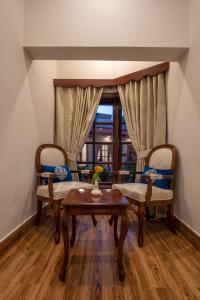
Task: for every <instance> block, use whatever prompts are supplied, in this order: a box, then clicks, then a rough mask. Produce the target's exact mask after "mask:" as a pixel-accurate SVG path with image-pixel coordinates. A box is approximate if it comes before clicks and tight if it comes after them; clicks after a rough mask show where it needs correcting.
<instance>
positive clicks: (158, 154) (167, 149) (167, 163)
mask: <svg viewBox="0 0 200 300" xmlns="http://www.w3.org/2000/svg"><path fill="white" fill-rule="evenodd" d="M176 159H177V151H176V148H175V147H174V146H173V145H170V144H164V145H160V146H157V147H155V148H154V149H152V150H151V152H150V153H149V155H148V157H147V160H146V164H147V165H148V166H149V167H151V168H154V169H160V170H169V169H172V170H174V171H175V170H176Z"/></svg>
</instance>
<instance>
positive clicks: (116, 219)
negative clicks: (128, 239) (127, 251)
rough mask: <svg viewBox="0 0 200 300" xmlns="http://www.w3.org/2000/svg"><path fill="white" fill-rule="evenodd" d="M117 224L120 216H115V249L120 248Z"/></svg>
mask: <svg viewBox="0 0 200 300" xmlns="http://www.w3.org/2000/svg"><path fill="white" fill-rule="evenodd" d="M117 222H118V216H114V239H115V247H118V244H119V239H118V235H117Z"/></svg>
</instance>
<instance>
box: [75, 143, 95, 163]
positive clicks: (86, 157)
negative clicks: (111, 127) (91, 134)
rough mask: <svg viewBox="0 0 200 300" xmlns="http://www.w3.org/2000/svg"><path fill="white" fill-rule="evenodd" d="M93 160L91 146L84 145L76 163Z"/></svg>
mask: <svg viewBox="0 0 200 300" xmlns="http://www.w3.org/2000/svg"><path fill="white" fill-rule="evenodd" d="M92 160H93V145H92V144H85V145H84V146H83V148H82V150H81V153H80V154H79V156H78V161H91V162H92Z"/></svg>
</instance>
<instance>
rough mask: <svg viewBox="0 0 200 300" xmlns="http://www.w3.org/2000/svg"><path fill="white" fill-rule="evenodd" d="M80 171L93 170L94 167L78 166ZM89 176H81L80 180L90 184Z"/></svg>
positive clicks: (87, 165) (88, 165) (90, 165)
mask: <svg viewBox="0 0 200 300" xmlns="http://www.w3.org/2000/svg"><path fill="white" fill-rule="evenodd" d="M77 167H78V170H79V171H81V170H93V165H92V164H79V163H78V164H77ZM89 176H90V175H89V174H79V180H80V181H83V182H88V179H89V178H90V177H89Z"/></svg>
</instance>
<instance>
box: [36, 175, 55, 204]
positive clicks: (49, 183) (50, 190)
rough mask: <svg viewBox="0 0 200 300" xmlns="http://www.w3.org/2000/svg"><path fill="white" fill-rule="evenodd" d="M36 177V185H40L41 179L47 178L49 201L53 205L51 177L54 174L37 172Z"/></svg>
mask: <svg viewBox="0 0 200 300" xmlns="http://www.w3.org/2000/svg"><path fill="white" fill-rule="evenodd" d="M36 176H37V178H38V185H39V184H41V178H48V190H49V201H50V204H53V177H54V173H50V172H41V173H40V172H37V173H36Z"/></svg>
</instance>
